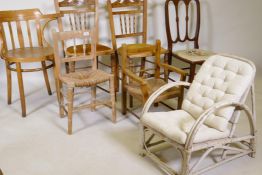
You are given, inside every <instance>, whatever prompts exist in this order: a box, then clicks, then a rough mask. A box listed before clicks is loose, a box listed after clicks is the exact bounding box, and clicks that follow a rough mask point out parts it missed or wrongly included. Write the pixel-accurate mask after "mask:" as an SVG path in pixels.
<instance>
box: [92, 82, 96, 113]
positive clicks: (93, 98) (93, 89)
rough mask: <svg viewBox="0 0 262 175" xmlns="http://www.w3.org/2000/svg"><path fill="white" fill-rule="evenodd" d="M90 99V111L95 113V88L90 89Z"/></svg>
mask: <svg viewBox="0 0 262 175" xmlns="http://www.w3.org/2000/svg"><path fill="white" fill-rule="evenodd" d="M91 98H92V107H91V111H95V110H96V86H92V87H91Z"/></svg>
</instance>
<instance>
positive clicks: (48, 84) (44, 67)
mask: <svg viewBox="0 0 262 175" xmlns="http://www.w3.org/2000/svg"><path fill="white" fill-rule="evenodd" d="M41 64H42V68H43V74H44V78H45V84H46V88H47V92H48V94H49V95H52V91H51V87H50V83H49V80H48V74H47V70H46V63H45V61H42V62H41Z"/></svg>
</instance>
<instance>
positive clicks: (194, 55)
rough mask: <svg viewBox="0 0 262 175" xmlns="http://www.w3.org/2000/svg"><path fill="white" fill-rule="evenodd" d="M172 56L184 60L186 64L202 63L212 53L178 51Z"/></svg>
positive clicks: (198, 50)
mask: <svg viewBox="0 0 262 175" xmlns="http://www.w3.org/2000/svg"><path fill="white" fill-rule="evenodd" d="M173 55H175V56H177V57H179V58H181V59H185V61H187V62H192V63H194V62H204V61H205V60H207V58H209V57H210V56H212V55H214V53H212V52H210V51H206V50H201V49H188V50H178V51H175V52H173Z"/></svg>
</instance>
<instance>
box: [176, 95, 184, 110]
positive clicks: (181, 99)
mask: <svg viewBox="0 0 262 175" xmlns="http://www.w3.org/2000/svg"><path fill="white" fill-rule="evenodd" d="M182 103H183V95H182V96H180V97H178V99H177V109H181V107H182Z"/></svg>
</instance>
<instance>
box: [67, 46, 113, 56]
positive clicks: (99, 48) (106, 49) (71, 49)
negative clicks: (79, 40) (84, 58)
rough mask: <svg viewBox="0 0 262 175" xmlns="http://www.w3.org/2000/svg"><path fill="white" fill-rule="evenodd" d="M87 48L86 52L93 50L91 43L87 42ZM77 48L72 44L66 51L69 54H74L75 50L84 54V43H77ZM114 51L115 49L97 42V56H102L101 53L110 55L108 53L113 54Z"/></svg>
mask: <svg viewBox="0 0 262 175" xmlns="http://www.w3.org/2000/svg"><path fill="white" fill-rule="evenodd" d="M85 47H86V48H85V50H86V54H90V52H91V45H90V44H86V46H85ZM75 48H76V50H74V46H70V47H68V48H67V49H66V52H67V54H68V55H72V54H74V53H75V52H76V53H77V54H82V53H84V47H83V44H80V45H76V46H75ZM112 53H114V50H113V49H111V48H110V47H107V46H105V45H102V44H97V45H96V54H97V56H101V55H108V54H112Z"/></svg>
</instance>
